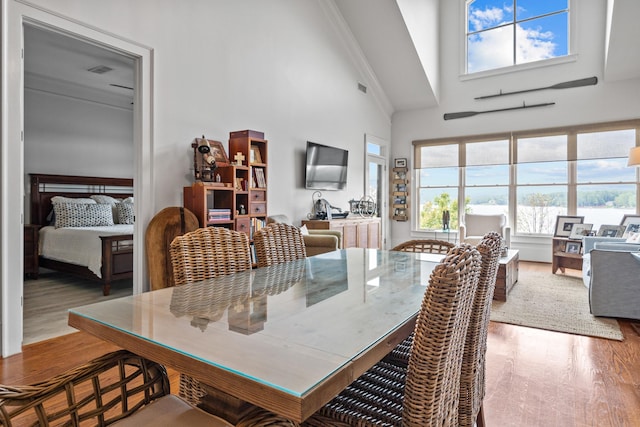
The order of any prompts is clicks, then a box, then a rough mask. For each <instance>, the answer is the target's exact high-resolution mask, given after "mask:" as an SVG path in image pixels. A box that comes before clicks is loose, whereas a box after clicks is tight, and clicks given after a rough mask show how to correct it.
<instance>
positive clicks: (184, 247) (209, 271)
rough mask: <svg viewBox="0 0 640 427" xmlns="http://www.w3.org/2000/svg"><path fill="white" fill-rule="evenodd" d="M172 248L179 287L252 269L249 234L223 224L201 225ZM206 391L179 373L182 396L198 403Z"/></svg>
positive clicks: (197, 383) (170, 248)
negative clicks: (218, 225)
mask: <svg viewBox="0 0 640 427" xmlns="http://www.w3.org/2000/svg"><path fill="white" fill-rule="evenodd" d="M169 251H170V253H171V264H172V267H173V278H174V282H175V284H176V286H180V285H184V284H187V283H195V282H199V281H202V280H206V279H211V278H215V277H220V276H225V275H228V274H233V273H237V272H240V271H244V270H249V269H251V252H250V249H249V237H248V236H247V235H246V234H245V233H242V232H239V231H234V230H229V229H227V228H223V227H206V228H199V229H197V230H195V231H192V232H189V233H186V234H184V235H182V236H177V237H176V238H175V239H173V241H172V242H171V245H170V247H169ZM205 394H206V392H205V391H204V389H203V388H202V386H201V385H200V382H199V381H198V380H196V379H195V378H193V377H191V376H188V375H185V374H182V373H181V374H180V396H182V397H184V398H185V399H186V400H187V401H189V402H191V403H192V404H198V403H199V401H200V399H201V398H202V396H204V395H205Z"/></svg>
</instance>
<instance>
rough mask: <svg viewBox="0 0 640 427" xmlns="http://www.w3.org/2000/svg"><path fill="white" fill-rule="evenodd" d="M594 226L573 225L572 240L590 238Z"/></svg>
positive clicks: (570, 236)
mask: <svg viewBox="0 0 640 427" xmlns="http://www.w3.org/2000/svg"><path fill="white" fill-rule="evenodd" d="M592 228H593V224H573V226H572V227H571V234H570V235H569V238H570V239H582V238H583V237H584V236H588V235H589V233H591V229H592Z"/></svg>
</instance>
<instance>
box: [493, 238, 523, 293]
mask: <svg viewBox="0 0 640 427" xmlns="http://www.w3.org/2000/svg"><path fill="white" fill-rule="evenodd" d="M519 262H520V252H519V251H518V250H515V249H509V250H508V251H507V255H506V256H503V257H500V259H499V260H498V277H497V278H496V289H495V291H494V293H493V299H494V300H497V301H506V300H507V295H508V294H509V292H510V291H511V288H513V285H515V284H516V282H517V281H518V268H519Z"/></svg>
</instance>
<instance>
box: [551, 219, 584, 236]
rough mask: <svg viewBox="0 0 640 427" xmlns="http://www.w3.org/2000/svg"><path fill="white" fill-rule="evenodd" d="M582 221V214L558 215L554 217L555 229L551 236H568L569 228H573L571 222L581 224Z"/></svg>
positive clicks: (569, 233)
mask: <svg viewBox="0 0 640 427" xmlns="http://www.w3.org/2000/svg"><path fill="white" fill-rule="evenodd" d="M583 222H584V217H583V216H566V215H558V216H557V217H556V231H555V234H554V235H553V236H554V237H569V236H571V229H572V228H573V224H582V223H583Z"/></svg>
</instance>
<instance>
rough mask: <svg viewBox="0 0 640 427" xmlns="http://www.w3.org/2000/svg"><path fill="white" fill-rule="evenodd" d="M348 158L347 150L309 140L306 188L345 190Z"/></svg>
mask: <svg viewBox="0 0 640 427" xmlns="http://www.w3.org/2000/svg"><path fill="white" fill-rule="evenodd" d="M348 158H349V152H348V151H347V150H343V149H341V148H336V147H330V146H328V145H322V144H318V143H316V142H311V141H307V157H306V169H305V188H308V189H310V190H344V188H345V187H346V186H347V161H348Z"/></svg>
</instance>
